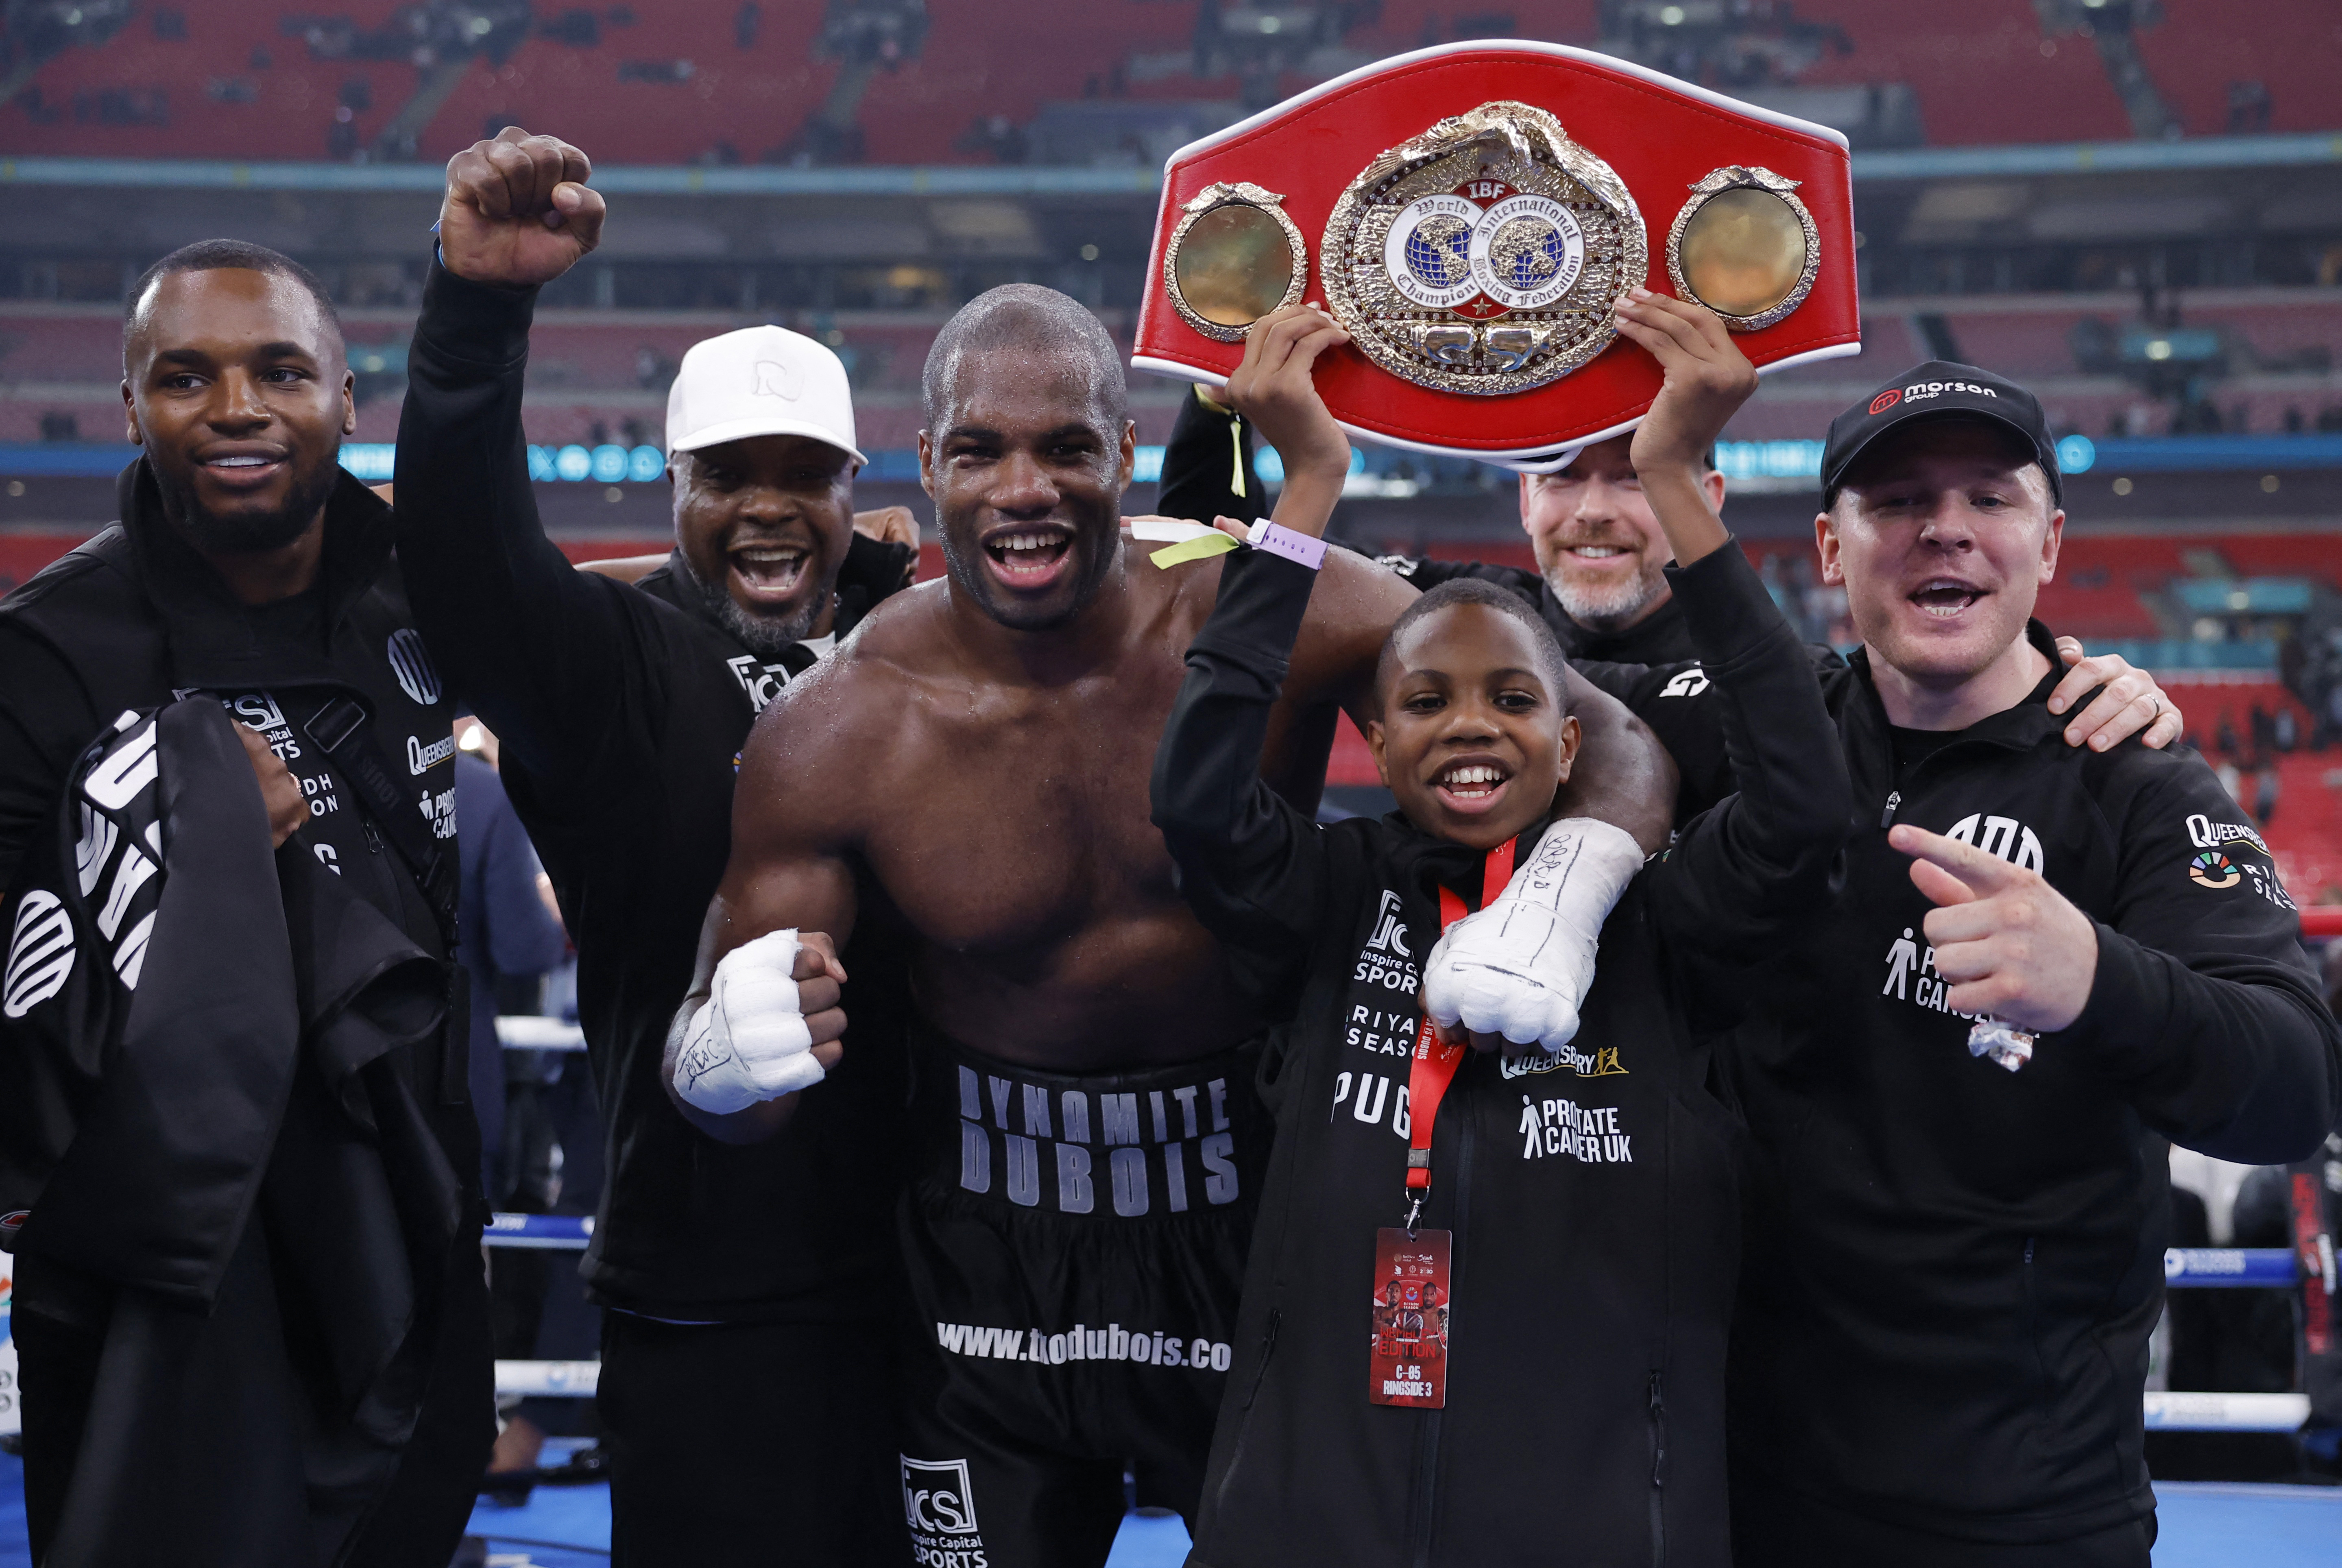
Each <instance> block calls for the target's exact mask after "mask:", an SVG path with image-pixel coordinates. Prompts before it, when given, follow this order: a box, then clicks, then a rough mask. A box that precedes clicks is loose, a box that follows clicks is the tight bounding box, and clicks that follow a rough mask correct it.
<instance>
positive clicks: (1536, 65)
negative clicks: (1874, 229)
mask: <svg viewBox="0 0 2342 1568" xmlns="http://www.w3.org/2000/svg"><path fill="white" fill-rule="evenodd" d="M1636 285H1640V286H1642V287H1645V288H1648V289H1650V290H1652V291H1653V292H1655V293H1668V294H1673V295H1676V297H1678V298H1683V299H1694V300H1697V301H1698V302H1699V303H1700V304H1702V305H1706V306H1707V307H1708V308H1709V309H1711V310H1713V311H1715V312H1716V315H1718V316H1719V317H1721V318H1722V320H1723V322H1724V324H1725V325H1726V326H1727V327H1729V328H1730V329H1731V330H1732V331H1733V332H1734V333H1736V334H1737V335H1739V345H1740V348H1741V351H1742V352H1743V353H1745V354H1746V355H1747V356H1748V358H1749V360H1750V361H1751V362H1752V363H1753V364H1755V365H1757V368H1758V369H1759V370H1760V371H1762V370H1772V369H1778V368H1779V367H1780V366H1782V365H1797V364H1802V363H1804V362H1806V361H1808V360H1817V359H1831V358H1836V357H1837V356H1838V355H1850V354H1857V353H1859V352H1860V351H1861V347H1862V343H1861V335H1862V333H1861V319H1860V315H1859V314H1858V312H1857V305H1856V299H1855V267H1854V204H1853V186H1852V179H1851V164H1850V162H1849V160H1848V157H1847V145H1846V138H1845V137H1844V136H1841V135H1838V134H1837V132H1836V131H1833V130H1830V129H1828V128H1827V127H1825V126H1821V125H1811V124H1808V123H1807V122H1806V121H1803V120H1796V119H1791V118H1789V117H1788V116H1787V115H1777V114H1774V113H1773V112H1771V111H1769V110H1766V109H1759V108H1757V107H1755V106H1753V105H1747V104H1742V103H1736V102H1735V101H1734V100H1732V99H1730V98H1726V97H1724V96H1722V95H1719V94H1716V93H1711V92H1708V91H1706V89H1705V88H1700V87H1695V86H1692V85H1689V84H1687V83H1684V82H1678V81H1676V80H1675V79H1673V78H1672V77H1668V76H1663V75H1659V74H1657V73H1656V72H1653V71H1648V70H1645V69H1644V68H1642V67H1641V66H1637V65H1628V64H1626V62H1624V61H1621V60H1614V59H1612V58H1610V57H1608V56H1607V55H1595V54H1590V53H1588V52H1586V51H1585V50H1582V49H1570V48H1565V47H1563V46H1561V45H1556V44H1531V43H1512V42H1507V43H1467V44H1451V45H1444V46H1442V47H1439V48H1436V49H1424V50H1419V51H1417V52H1416V53H1414V54H1411V55H1398V56H1396V58H1393V59H1389V60H1386V61H1383V62H1382V63H1380V64H1379V65H1371V66H1368V67H1366V69H1365V70H1361V71H1354V72H1352V73H1350V74H1349V75H1346V76H1341V77H1337V78H1336V79H1335V80H1333V81H1331V82H1327V83H1326V84H1325V85H1322V86H1318V87H1315V88H1312V89H1311V90H1310V91H1308V92H1306V93H1304V94H1302V95H1300V96H1298V97H1296V98H1293V99H1290V100H1288V101H1286V103H1284V104H1281V105H1277V106H1276V108H1273V109H1269V110H1266V111H1265V112H1264V113H1262V114H1259V115H1254V116H1253V117H1252V118H1251V119H1248V120H1246V121H1244V122H1243V123H1242V124H1240V125H1234V126H1231V127H1230V128H1228V129H1227V130H1225V131H1222V132H1220V133H1218V134H1217V135H1211V136H1206V138H1204V139H1203V140H1202V141H1199V142H1195V143H1192V144H1190V145H1187V146H1186V147H1183V148H1181V149H1180V150H1179V151H1178V152H1176V153H1175V154H1173V155H1172V157H1171V160H1170V163H1169V164H1168V165H1166V167H1165V169H1164V172H1163V205H1162V207H1161V210H1160V211H1159V213H1158V214H1157V215H1156V223H1155V245H1154V253H1153V257H1152V260H1151V263H1150V265H1149V268H1148V275H1147V289H1146V296H1145V304H1144V305H1143V306H1142V307H1141V309H1140V312H1139V318H1138V335H1137V346H1136V354H1135V355H1133V357H1132V360H1131V363H1132V364H1133V365H1136V367H1138V368H1139V369H1142V370H1151V371H1155V372H1157V373H1158V374H1161V375H1175V376H1181V377H1185V378H1186V379H1187V380H1190V381H1197V382H1202V383H1204V384H1205V385H1211V386H1216V385H1220V384H1222V383H1223V382H1225V381H1226V379H1227V376H1228V374H1229V373H1230V372H1231V371H1233V370H1235V369H1236V365H1237V362H1238V361H1239V360H1241V359H1242V358H1243V357H1244V336H1245V332H1246V328H1247V327H1248V326H1249V325H1251V324H1252V323H1253V322H1254V321H1256V320H1257V319H1259V318H1260V317H1261V316H1263V315H1267V314H1268V313H1269V312H1270V311H1273V310H1276V309H1277V308H1278V307H1279V306H1281V305H1291V304H1293V303H1295V302H1296V301H1298V300H1301V299H1303V298H1305V297H1306V298H1310V299H1322V300H1323V301H1324V302H1325V305H1326V309H1327V310H1328V311H1330V312H1331V313H1332V314H1333V315H1334V318H1335V319H1336V321H1338V322H1340V323H1341V324H1342V326H1343V327H1344V329H1345V330H1346V331H1347V332H1348V333H1349V335H1350V345H1349V346H1348V347H1346V348H1342V349H1336V350H1335V351H1333V352H1331V353H1329V354H1326V355H1322V356H1320V358H1319V359H1318V361H1317V371H1316V379H1317V389H1318V391H1319V393H1320V394H1322V395H1323V396H1324V397H1325V399H1326V406H1327V407H1328V408H1329V409H1331V410H1332V412H1333V414H1334V417H1335V418H1336V419H1337V420H1339V421H1340V422H1341V424H1342V425H1343V427H1344V428H1345V429H1346V430H1348V431H1349V432H1350V433H1351V434H1354V435H1358V436H1363V437H1365V438H1366V439H1367V440H1370V441H1376V442H1380V443H1382V444H1386V445H1390V446H1399V447H1405V448H1406V449H1408V450H1411V451H1416V452H1428V453H1434V454H1441V455H1446V456H1460V457H1474V458H1478V459H1481V460H1482V461H1485V462H1492V463H1501V464H1506V466H1509V467H1516V468H1523V469H1529V470H1537V471H1546V470H1551V469H1554V468H1557V467H1560V466H1561V465H1562V464H1565V463H1566V462H1567V461H1568V460H1569V458H1570V457H1571V456H1572V455H1574V454H1575V453H1576V449H1577V448H1578V447H1580V446H1582V445H1584V444H1586V443H1587V442H1591V441H1599V440H1602V439H1604V438H1606V437H1607V436H1612V435H1616V434H1622V433H1623V432H1626V431H1628V430H1631V429H1633V428H1634V427H1635V425H1636V423H1637V422H1639V421H1640V420H1641V418H1642V417H1643V415H1644V414H1646V413H1647V412H1648V411H1649V409H1650V406H1651V400H1652V399H1653V398H1654V397H1656V395H1657V394H1658V390H1659V379H1660V378H1659V367H1658V363H1657V362H1656V360H1654V359H1653V358H1652V357H1651V356H1650V355H1648V354H1646V353H1645V352H1644V351H1643V350H1642V349H1641V348H1638V347H1637V346H1636V345H1634V344H1632V343H1620V342H1618V341H1617V329H1616V325H1615V324H1614V321H1613V318H1612V315H1611V302H1612V301H1614V300H1616V298H1617V297H1618V295H1621V294H1623V293H1625V292H1626V290H1628V289H1630V288H1633V287H1636Z"/></svg>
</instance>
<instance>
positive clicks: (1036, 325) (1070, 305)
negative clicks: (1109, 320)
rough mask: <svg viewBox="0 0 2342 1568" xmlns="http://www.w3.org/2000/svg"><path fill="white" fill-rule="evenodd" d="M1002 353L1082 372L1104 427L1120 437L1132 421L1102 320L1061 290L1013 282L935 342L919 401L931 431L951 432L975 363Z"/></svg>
mask: <svg viewBox="0 0 2342 1568" xmlns="http://www.w3.org/2000/svg"><path fill="white" fill-rule="evenodd" d="M995 352H1005V353H1008V354H1012V355H1017V356H1018V357H1020V358H1024V359H1026V360H1028V361H1038V362H1045V363H1051V364H1053V365H1056V366H1063V367H1066V368H1076V367H1078V369H1079V371H1080V373H1081V374H1082V375H1083V376H1084V378H1085V379H1086V380H1087V382H1088V383H1089V385H1090V389H1091V393H1092V395H1093V397H1094V398H1095V400H1096V408H1097V413H1098V415H1099V419H1100V423H1101V424H1104V425H1105V426H1106V427H1107V428H1109V429H1112V430H1115V431H1119V430H1120V429H1121V428H1122V426H1123V424H1124V423H1125V422H1126V420H1128V419H1129V417H1130V388H1129V385H1128V384H1127V383H1126V382H1125V381H1124V379H1123V374H1122V351H1121V350H1119V349H1117V348H1116V347H1115V345H1114V338H1113V336H1112V335H1109V334H1108V333H1107V331H1106V328H1105V327H1104V326H1103V325H1100V324H1099V322H1098V318H1097V317H1096V316H1095V315H1091V314H1090V313H1089V311H1088V310H1087V309H1086V308H1085V307H1084V306H1082V305H1080V304H1078V303H1076V301H1075V300H1074V299H1073V298H1072V297H1071V296H1069V295H1062V294H1059V293H1058V292H1057V291H1056V289H1053V288H1043V287H1042V286H1041V285H1039V284H1033V283H1012V284H1003V285H1001V286H1000V287H998V288H996V289H988V290H986V292H985V293H983V294H980V295H976V297H975V298H974V299H972V300H970V301H968V302H967V304H966V305H962V306H961V307H960V309H959V313H958V314H957V315H954V316H953V317H952V318H951V320H949V321H947V322H946V323H945V324H944V329H943V331H941V332H939V333H937V334H936V342H935V346H934V347H933V348H931V349H929V350H928V351H927V365H926V373H925V374H924V375H922V376H921V377H920V380H919V401H920V404H921V405H922V411H923V412H924V414H925V415H926V424H927V428H928V429H929V430H934V431H940V430H942V429H943V428H944V427H945V425H946V424H947V423H948V422H949V414H950V410H951V407H952V404H953V403H954V401H955V400H956V398H957V397H958V395H959V393H960V386H961V378H962V376H963V375H965V374H966V370H967V369H968V368H969V367H970V366H971V365H973V364H974V363H975V362H976V360H978V359H981V358H983V357H985V356H986V355H991V354H993V353H995ZM1036 368H1037V366H1036Z"/></svg>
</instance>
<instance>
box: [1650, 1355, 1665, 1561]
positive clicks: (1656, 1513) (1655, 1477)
mask: <svg viewBox="0 0 2342 1568" xmlns="http://www.w3.org/2000/svg"><path fill="white" fill-rule="evenodd" d="M1666 1483H1667V1402H1666V1394H1665V1393H1664V1392H1663V1391H1662V1390H1661V1387H1660V1383H1659V1369H1658V1368H1657V1367H1653V1368H1652V1369H1651V1568H1659V1565H1660V1564H1661V1563H1665V1562H1666V1560H1667V1522H1666V1508H1665V1506H1664V1503H1665V1500H1666V1493H1665V1490H1664V1489H1665V1488H1666Z"/></svg>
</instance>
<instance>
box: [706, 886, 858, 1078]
mask: <svg viewBox="0 0 2342 1568" xmlns="http://www.w3.org/2000/svg"><path fill="white" fill-rule="evenodd" d="M816 943H818V944H821V945H818V946H816V945H815V944H816ZM826 945H827V944H826V939H824V938H822V937H820V936H818V935H816V936H814V937H812V939H811V940H810V941H808V942H806V943H804V944H800V943H799V942H798V941H797V934H796V932H794V931H774V932H768V933H766V934H765V935H763V936H760V937H758V938H756V940H755V941H754V942H748V943H744V944H741V945H740V946H738V947H736V948H734V949H733V950H732V951H731V952H729V953H727V954H725V955H724V960H723V962H722V963H720V964H717V965H716V978H715V980H714V981H713V982H712V983H711V984H710V987H709V991H708V997H707V1004H706V1006H704V1007H702V1008H700V1009H699V1011H698V1012H697V1013H696V1014H693V1015H692V1017H691V1020H690V1021H689V1022H688V1023H687V1024H685V1025H684V1037H683V1043H682V1047H681V1049H680V1050H678V1051H677V1052H676V1057H675V1092H676V1095H677V1096H678V1097H679V1098H681V1099H682V1100H683V1101H685V1102H686V1104H692V1105H696V1106H697V1107H698V1108H699V1109H700V1110H703V1111H706V1112H708V1113H709V1114H713V1115H717V1116H728V1115H731V1114H734V1113H736V1112H739V1111H745V1110H746V1109H747V1108H748V1107H749V1106H751V1105H754V1104H757V1103H758V1102H760V1101H765V1100H776V1099H778V1098H780V1097H781V1096H782V1095H784V1094H795V1093H796V1091H798V1090H800V1089H806V1088H810V1087H811V1086H812V1085H814V1084H818V1083H820V1082H821V1080H822V1077H823V1075H824V1072H825V1068H824V1065H823V1059H822V1057H820V1056H816V1054H815V1049H814V1044H815V1043H814V1033H815V1031H814V1027H813V1025H814V1024H820V1025H821V1026H822V1027H821V1034H822V1038H823V1040H824V1041H825V1042H827V1041H832V1040H835V1039H836V1038H837V1036H838V1034H839V1033H840V1032H841V1031H842V1029H843V1027H844V1024H845V1017H844V1015H843V1014H840V1013H838V1012H837V1010H836V1000H837V994H838V988H837V982H836V980H835V979H834V978H832V974H834V973H835V970H834V966H833V965H832V964H831V963H830V961H829V959H828V955H827V953H826ZM801 982H802V985H800V983H801ZM809 1015H810V1017H809ZM824 1054H825V1055H826V1057H827V1058H828V1060H829V1061H831V1062H833V1063H834V1062H835V1061H836V1057H837V1050H836V1047H835V1046H828V1047H826V1050H825V1052H824Z"/></svg>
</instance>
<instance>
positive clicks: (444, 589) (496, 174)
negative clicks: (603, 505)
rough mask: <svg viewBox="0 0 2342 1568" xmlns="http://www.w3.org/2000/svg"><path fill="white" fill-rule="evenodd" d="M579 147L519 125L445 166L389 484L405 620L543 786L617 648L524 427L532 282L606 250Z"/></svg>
mask: <svg viewBox="0 0 2342 1568" xmlns="http://www.w3.org/2000/svg"><path fill="white" fill-rule="evenodd" d="M591 174H592V165H590V164H589V163H588V162H587V160H586V155H584V154H583V153H581V152H579V151H578V150H577V149H576V148H575V147H572V146H570V145H568V144H566V143H565V142H561V141H558V140H556V139H555V138H553V137H551V136H532V135H528V134H527V133H526V132H525V131H522V130H520V129H518V128H517V127H515V128H512V129H509V130H506V131H505V132H503V133H501V134H500V135H498V136H497V137H496V138H495V140H494V141H488V142H481V143H477V144H475V145H473V146H471V147H469V148H467V149H465V151H464V152H461V153H458V154H457V155H455V157H454V158H452V159H450V160H449V161H448V164H447V188H446V197H445V203H444V205H442V207H441V209H440V216H439V249H440V256H441V258H442V259H437V260H435V261H434V262H433V264H432V267H431V272H430V276H429V278H428V279H427V281H426V282H425V285H424V291H423V315H422V319H421V320H420V321H419V322H417V323H416V325H415V343H414V347H413V350H412V354H411V356H410V359H409V362H408V370H407V392H406V404H405V408H404V409H403V410H402V411H401V413H400V415H399V426H398V456H397V469H396V474H395V495H396V497H397V500H396V504H395V516H396V519H397V524H398V554H399V564H400V566H401V568H402V570H403V572H404V574H405V581H406V589H407V595H408V598H409V599H410V601H411V602H412V604H413V605H414V609H415V621H416V623H417V624H418V625H420V626H421V628H422V629H423V633H424V635H425V638H426V639H427V640H428V641H429V643H430V644H431V648H432V651H433V653H434V654H435V656H436V657H437V659H438V660H439V662H440V663H441V664H443V665H444V666H445V667H446V669H447V670H448V671H449V673H450V674H451V675H452V676H453V678H454V681H455V685H456V687H457V688H458V689H459V690H461V691H462V692H463V693H464V694H465V696H466V697H467V698H468V699H469V700H470V701H471V702H472V703H473V704H474V705H475V708H476V709H477V710H478V712H479V714H480V715H481V717H482V718H484V719H485V720H486V721H487V723H488V724H489V727H491V728H492V729H494V730H495V732H496V734H497V735H498V736H499V737H501V739H502V740H503V743H504V746H505V753H506V754H508V755H510V756H513V757H515V758H517V759H518V760H519V762H520V763H521V764H522V766H523V767H524V768H525V769H526V770H527V771H528V772H529V773H531V774H535V775H537V776H539V777H555V778H557V777H562V776H566V775H569V774H574V773H575V772H577V771H580V770H583V769H585V768H587V767H590V766H591V765H592V764H593V763H594V761H595V755H594V754H595V751H596V744H597V740H598V736H599V734H600V733H601V732H600V726H601V724H602V722H603V721H604V720H605V719H606V717H607V715H608V714H609V712H610V703H609V700H608V694H609V693H610V692H611V691H613V690H614V689H616V684H617V678H618V677H617V672H616V668H615V664H616V658H617V656H618V653H619V650H620V649H621V647H622V646H623V644H624V637H625V633H624V625H623V620H624V618H623V612H622V606H621V602H620V600H619V597H618V595H619V594H623V593H625V592H626V589H624V588H622V587H621V586H620V585H619V584H615V583H610V582H606V581H604V580H603V579H600V578H597V577H594V576H590V575H587V574H582V573H579V572H576V571H575V570H573V569H572V568H571V566H570V564H569V563H568V561H567V559H566V558H565V557H564V556H563V555H562V554H561V552H560V551H559V550H557V549H555V547H554V545H553V544H552V542H551V541H550V540H548V539H547V538H545V529H544V526H543V524H541V522H540V521H539V520H538V517H537V512H536V497H535V492H534V490H533V489H532V487H531V485H530V483H529V476H528V449H527V436H526V434H525V433H524V431H523V429H522V426H521V392H522V383H523V380H524V378H525V375H526V372H527V366H528V333H529V323H530V318H531V316H532V315H533V314H534V311H535V302H536V290H537V287H538V286H539V285H543V284H545V283H547V282H549V281H551V280H552V279H554V278H555V277H558V276H560V275H561V274H563V273H564V272H565V271H567V270H568V269H569V267H570V266H571V265H573V264H575V262H576V261H577V259H578V258H579V257H581V256H583V255H585V254H586V252H588V251H590V250H592V249H593V248H594V246H595V245H596V242H597V241H598V240H599V239H600V236H601V229H602V219H603V216H604V208H603V204H602V198H601V197H600V196H599V195H596V193H595V192H594V191H592V190H591V189H589V188H587V186H586V185H585V184H584V182H585V180H586V179H587V178H588V177H589V176H590V175H591Z"/></svg>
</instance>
